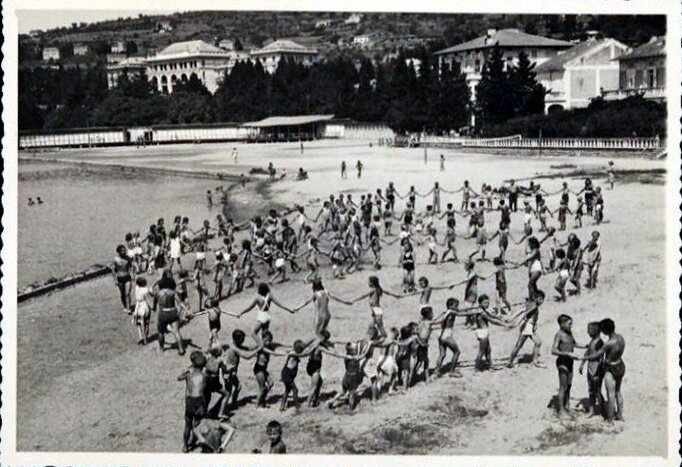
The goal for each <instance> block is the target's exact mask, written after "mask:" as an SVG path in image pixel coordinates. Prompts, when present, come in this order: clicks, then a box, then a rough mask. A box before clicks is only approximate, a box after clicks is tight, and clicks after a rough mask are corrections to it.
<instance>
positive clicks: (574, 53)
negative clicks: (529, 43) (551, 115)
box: [535, 39, 629, 112]
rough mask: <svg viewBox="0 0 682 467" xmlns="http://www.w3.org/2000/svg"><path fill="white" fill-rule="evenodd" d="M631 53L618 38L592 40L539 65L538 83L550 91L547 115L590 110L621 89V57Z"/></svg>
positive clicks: (537, 69) (546, 101) (537, 72)
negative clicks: (600, 98) (597, 100)
mask: <svg viewBox="0 0 682 467" xmlns="http://www.w3.org/2000/svg"><path fill="white" fill-rule="evenodd" d="M628 50H629V49H628V46H626V45H625V44H622V43H621V42H618V41H617V40H615V39H600V40H597V39H590V40H588V41H585V42H583V43H582V44H578V45H576V46H575V47H572V48H570V49H568V50H566V51H562V52H559V53H558V54H557V55H556V56H555V57H554V58H552V59H550V60H548V61H546V62H544V63H542V64H541V65H539V66H538V67H537V68H536V69H535V72H536V74H537V80H538V81H539V82H540V83H541V84H542V85H543V86H544V87H545V89H547V91H548V93H547V95H546V96H545V112H549V111H553V110H558V109H565V110H568V109H575V108H582V107H587V106H588V105H589V104H590V101H591V100H592V99H594V98H595V97H598V96H601V95H603V94H604V93H605V92H610V91H615V90H617V89H618V74H619V70H618V61H617V58H618V57H619V56H620V55H622V54H624V53H626V52H627V51H628Z"/></svg>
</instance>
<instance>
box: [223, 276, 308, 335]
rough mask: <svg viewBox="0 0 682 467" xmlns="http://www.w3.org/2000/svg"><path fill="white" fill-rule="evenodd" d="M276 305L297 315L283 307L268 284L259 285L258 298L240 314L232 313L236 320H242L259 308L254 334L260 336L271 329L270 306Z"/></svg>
mask: <svg viewBox="0 0 682 467" xmlns="http://www.w3.org/2000/svg"><path fill="white" fill-rule="evenodd" d="M271 305H276V306H278V307H279V308H281V309H282V310H285V311H288V312H289V313H291V314H293V313H295V311H294V310H292V309H290V308H288V307H286V306H284V305H282V304H281V303H280V302H279V301H277V299H276V298H274V297H273V296H272V295H271V293H270V286H268V284H266V283H261V284H258V292H257V293H256V296H255V297H254V299H253V300H252V301H251V303H250V304H249V305H248V306H247V307H246V308H244V309H243V310H242V311H240V312H239V313H230V314H232V316H234V317H235V318H241V317H242V315H244V314H246V313H248V312H249V311H251V310H252V309H254V308H256V307H257V308H258V315H257V317H256V320H257V324H256V328H255V330H254V333H256V334H258V332H259V331H261V332H265V331H268V330H269V329H270V320H271V316H270V306H271Z"/></svg>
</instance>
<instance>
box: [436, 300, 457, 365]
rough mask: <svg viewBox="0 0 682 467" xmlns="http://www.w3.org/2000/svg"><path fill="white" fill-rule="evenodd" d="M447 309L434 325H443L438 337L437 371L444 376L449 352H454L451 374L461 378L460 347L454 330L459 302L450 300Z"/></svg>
mask: <svg viewBox="0 0 682 467" xmlns="http://www.w3.org/2000/svg"><path fill="white" fill-rule="evenodd" d="M445 306H446V307H447V309H446V310H445V312H443V314H442V315H441V316H439V317H438V318H437V319H435V320H434V324H439V323H440V325H441V331H440V335H439V336H438V359H437V360H436V371H437V372H438V374H443V371H444V368H443V362H444V361H445V356H446V354H447V351H448V350H450V352H452V360H451V362H450V372H451V373H452V374H453V375H454V376H461V375H460V374H459V371H458V370H457V362H458V360H459V354H460V351H459V346H458V345H457V342H455V339H454V337H453V328H454V326H455V318H456V317H457V311H458V307H459V300H457V299H456V298H452V297H451V298H448V299H447V301H446V302H445Z"/></svg>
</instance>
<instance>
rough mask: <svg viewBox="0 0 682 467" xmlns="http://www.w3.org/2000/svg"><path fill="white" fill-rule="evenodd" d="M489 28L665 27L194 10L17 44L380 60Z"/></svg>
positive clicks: (626, 33) (630, 35) (636, 38)
mask: <svg viewBox="0 0 682 467" xmlns="http://www.w3.org/2000/svg"><path fill="white" fill-rule="evenodd" d="M75 20H77V18H75ZM164 23H169V25H170V28H163V27H162V25H163V24H164ZM491 28H496V29H501V28H519V29H522V30H525V31H526V32H529V33H533V34H542V35H546V36H549V37H554V38H558V39H569V40H570V39H580V38H581V37H584V35H585V33H586V32H587V31H593V30H596V31H601V32H602V33H603V34H604V35H607V36H610V37H614V38H616V39H618V40H621V41H623V42H625V43H628V44H630V45H637V44H639V43H642V42H645V41H646V40H648V38H649V37H650V36H651V35H661V34H664V33H665V19H664V17H656V16H647V17H634V16H593V15H581V16H575V15H562V16H556V15H555V16H551V15H503V14H495V15H481V14H440V15H439V14H405V13H370V14H351V13H331V12H329V13H325V12H322V13H320V12H272V11H268V12H249V11H241V12H231V11H194V12H184V13H175V14H172V15H167V16H146V15H140V16H138V17H135V18H119V19H117V20H112V21H102V22H97V23H91V24H87V23H78V22H74V23H73V24H72V26H71V27H64V28H58V29H51V30H48V31H42V32H39V33H34V34H32V35H21V36H20V37H19V44H20V61H21V62H25V61H31V60H37V59H39V58H40V52H41V50H42V48H43V47H44V46H46V45H58V46H59V47H60V48H65V49H66V52H67V53H66V54H65V55H66V56H67V57H68V55H70V53H69V50H70V48H72V46H73V44H75V43H85V44H89V45H91V49H95V50H93V51H91V54H93V55H96V56H101V57H102V58H103V57H104V55H105V54H106V53H108V52H109V47H110V46H111V45H112V44H114V43H116V42H118V41H128V42H134V43H135V47H136V48H137V49H138V52H139V53H152V52H153V51H155V50H158V49H160V48H163V47H165V46H166V45H168V44H170V43H173V42H176V41H182V40H191V39H203V40H206V41H208V42H213V41H218V40H222V39H230V40H233V41H236V42H237V43H238V44H241V45H243V46H244V47H245V48H247V49H248V48H254V47H261V46H262V45H263V44H264V43H267V42H269V41H272V40H274V39H276V38H284V37H286V38H293V39H296V40H299V41H300V42H302V43H307V44H312V45H315V46H316V47H317V48H318V49H320V51H321V52H322V53H323V54H324V55H325V56H334V55H338V54H341V53H343V54H345V55H349V56H351V57H352V56H365V57H367V58H374V59H378V60H381V59H382V58H383V57H384V56H385V55H387V54H390V53H395V52H397V51H398V50H399V49H403V50H409V49H416V48H418V47H420V46H426V47H427V48H429V49H432V50H433V49H438V48H441V47H445V46H449V45H453V44H456V43H459V42H462V41H465V40H468V39H471V38H473V37H476V36H479V35H481V34H482V33H484V32H485V31H486V30H487V29H491ZM166 29H167V30H166ZM362 35H367V36H368V39H369V41H368V42H367V43H366V44H363V45H362V46H359V45H358V44H353V43H352V41H353V38H354V37H356V36H362Z"/></svg>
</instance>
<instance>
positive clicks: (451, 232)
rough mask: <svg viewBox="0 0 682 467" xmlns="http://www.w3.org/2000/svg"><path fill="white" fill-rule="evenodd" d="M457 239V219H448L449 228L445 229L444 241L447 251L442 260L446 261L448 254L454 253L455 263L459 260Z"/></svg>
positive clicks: (442, 261) (453, 259)
mask: <svg viewBox="0 0 682 467" xmlns="http://www.w3.org/2000/svg"><path fill="white" fill-rule="evenodd" d="M456 239H457V232H456V231H455V220H454V219H448V220H447V229H446V231H445V239H444V240H443V243H444V244H445V251H444V252H443V255H442V256H441V258H440V262H441V263H444V262H445V261H446V258H447V256H448V254H450V253H452V261H453V262H454V263H457V262H459V260H458V259H457V248H456V247H455V240H456Z"/></svg>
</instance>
